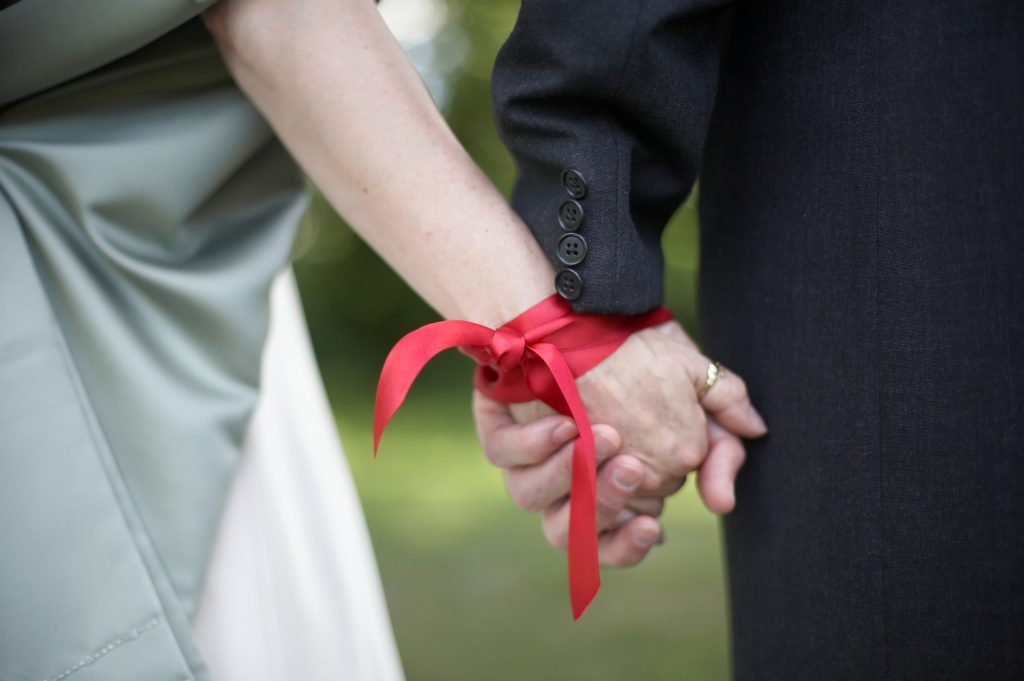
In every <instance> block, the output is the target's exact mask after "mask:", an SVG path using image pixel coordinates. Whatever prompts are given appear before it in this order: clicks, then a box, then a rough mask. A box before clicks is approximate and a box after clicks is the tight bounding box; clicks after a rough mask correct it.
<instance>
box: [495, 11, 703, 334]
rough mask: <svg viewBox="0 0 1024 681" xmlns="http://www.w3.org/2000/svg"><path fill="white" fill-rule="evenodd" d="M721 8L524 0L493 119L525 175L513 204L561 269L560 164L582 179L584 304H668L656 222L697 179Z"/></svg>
mask: <svg viewBox="0 0 1024 681" xmlns="http://www.w3.org/2000/svg"><path fill="white" fill-rule="evenodd" d="M718 4H719V3H718V2H716V1H715V0H646V1H645V2H640V1H632V0H630V1H623V0H587V2H586V3H585V4H581V3H579V2H568V1H552V0H524V1H523V3H522V8H521V10H520V13H519V19H518V21H517V22H516V26H515V29H514V30H513V32H512V35H511V36H510V37H509V39H508V41H507V42H506V43H505V45H504V46H503V47H502V50H501V52H500V54H499V55H498V60H497V63H496V64H495V67H494V80H493V86H492V94H493V97H494V103H495V113H496V119H497V124H498V129H499V132H500V133H501V135H502V138H503V139H504V140H505V142H506V144H507V145H508V147H509V148H510V149H511V150H512V151H513V153H514V154H515V157H516V161H517V162H518V164H519V170H520V175H519V182H518V183H517V185H516V188H515V192H514V195H513V197H512V204H513V206H514V207H515V208H516V210H518V211H519V213H520V215H522V216H523V219H524V220H525V221H526V224H528V225H529V226H530V229H531V230H533V233H534V235H535V236H536V237H537V239H538V241H539V242H540V244H541V246H542V247H543V248H544V252H545V253H546V254H547V255H548V256H549V257H550V258H551V261H552V262H553V263H554V264H555V266H556V267H559V268H560V267H564V265H561V264H560V263H559V262H558V258H557V243H558V239H559V237H561V236H562V234H563V233H564V232H563V231H562V229H561V227H560V226H559V224H558V208H559V206H560V205H561V203H562V202H563V201H564V200H566V199H567V198H568V195H567V194H566V192H565V189H564V188H563V187H562V182H561V174H562V171H563V170H565V169H569V168H571V169H574V170H577V171H579V172H580V173H582V174H583V177H584V178H585V179H586V182H587V187H588V190H587V195H586V196H585V197H584V198H583V199H581V200H580V204H581V205H582V206H583V209H584V219H583V224H582V226H581V227H580V230H579V233H580V234H581V235H583V237H584V238H585V239H586V240H587V244H588V246H589V248H588V250H587V255H586V258H585V259H584V261H583V262H582V263H580V264H578V265H575V266H574V267H573V269H574V270H576V271H577V272H578V273H579V274H580V277H581V279H582V280H583V292H582V295H581V296H580V297H579V299H577V300H576V301H575V302H574V303H573V306H574V307H575V309H576V310H577V311H579V312H616V313H626V314H635V313H638V312H645V311H647V310H649V309H652V308H654V307H657V306H658V305H659V304H660V303H661V300H662V287H663V281H662V269H663V261H662V255H661V231H662V229H663V228H664V226H665V222H666V221H667V220H668V218H669V217H670V216H671V215H672V212H673V211H674V210H675V209H676V208H677V207H678V206H679V204H680V202H681V201H682V200H683V199H684V198H685V197H686V195H687V194H688V193H689V191H690V189H691V187H692V186H693V183H694V180H695V179H696V177H697V171H698V168H699V166H700V158H701V149H702V145H703V142H704V137H705V134H706V131H707V124H708V119H709V117H710V115H711V107H712V103H713V96H714V86H715V80H716V78H717V62H718V23H719V22H718V18H719V15H720V12H719V11H718V10H717V9H716V7H717V5H718ZM684 84H685V87H683V85H684Z"/></svg>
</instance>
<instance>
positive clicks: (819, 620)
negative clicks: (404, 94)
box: [493, 0, 1024, 681]
mask: <svg viewBox="0 0 1024 681" xmlns="http://www.w3.org/2000/svg"><path fill="white" fill-rule="evenodd" d="M1022 36H1024V3H1020V2H1017V1H1016V0H986V1H980V2H979V1H977V0H901V1H898V2H892V1H890V0H862V1H858V2H844V1H841V0H774V1H769V0H743V1H737V2H735V3H731V4H724V3H719V2H714V1H712V0H636V1H630V2H625V1H619V0H590V1H588V2H586V3H583V2H568V1H559V0H523V3H522V9H521V11H520V14H519V18H518V21H517V23H516V26H515V29H514V30H513V32H512V34H511V36H510V37H509V39H508V42H507V43H506V44H505V46H504V47H503V48H502V50H501V52H500V54H499V56H498V60H497V63H496V65H495V72H494V89H493V92H494V101H495V109H496V114H497V122H498V125H499V129H500V132H501V134H502V136H503V138H504V140H505V141H506V143H507V144H508V146H509V148H510V149H511V150H512V152H513V154H514V156H515V158H516V160H517V162H518V164H519V169H520V178H519V181H518V183H517V185H516V188H515V192H514V195H513V203H514V205H515V207H516V208H517V209H518V211H519V212H520V214H521V215H522V216H523V218H524V219H525V220H526V222H527V224H529V226H530V228H531V229H532V230H533V232H534V234H535V235H536V237H537V239H538V241H539V242H540V243H541V244H542V246H543V248H544V250H545V252H546V253H548V255H549V257H550V258H551V260H552V262H553V263H554V264H555V266H556V267H557V268H558V269H559V270H560V273H559V275H558V277H559V278H558V282H557V286H558V289H559V291H560V293H562V294H563V295H565V296H566V297H568V298H570V299H573V300H574V305H575V307H576V308H577V309H578V310H581V311H597V312H640V311H642V310H645V309H648V308H651V307H653V306H655V305H657V304H658V303H659V302H660V301H661V296H662V260H661V250H660V243H659V242H660V233H661V229H662V227H663V225H664V224H665V222H666V220H667V218H668V217H669V215H670V214H671V213H672V211H673V210H674V209H675V208H676V207H677V205H678V204H679V202H680V201H681V200H682V199H683V197H684V196H685V195H686V194H687V193H688V192H689V191H690V189H691V187H692V185H693V183H694V180H695V179H696V178H697V177H698V175H699V177H700V183H701V185H700V186H701V189H700V205H699V216H700V238H701V244H700V248H701V254H700V255H701V270H700V281H699V284H700V304H701V309H700V317H701V332H702V342H703V346H704V350H705V352H707V353H708V354H709V355H711V356H713V357H715V358H716V359H720V360H722V361H723V362H724V363H725V364H726V365H727V366H729V367H731V368H732V369H734V370H735V372H736V373H738V374H739V375H740V376H743V377H744V378H745V379H746V381H747V384H748V386H749V388H750V391H751V395H752V397H753V401H754V403H755V404H756V405H757V406H758V408H759V410H760V411H761V412H762V414H764V416H765V419H766V421H767V423H768V426H769V429H770V432H769V435H768V436H767V437H766V438H764V439H762V440H759V441H757V442H754V443H749V445H748V458H747V463H746V464H745V466H744V468H743V470H742V472H741V474H740V477H739V479H738V481H737V500H738V505H737V508H736V510H735V511H734V512H733V513H732V514H730V515H729V516H728V517H727V518H726V519H725V521H724V528H725V542H726V548H727V559H728V560H727V562H728V576H729V592H730V599H729V600H730V610H731V614H732V634H733V635H732V644H733V670H734V673H735V675H736V678H737V679H750V680H752V681H753V680H756V681H766V680H771V679H780V680H781V679H786V680H787V681H789V680H792V679H815V680H817V679H858V680H862V679H928V680H934V679H967V678H978V679H982V678H983V679H1007V680H1009V679H1019V678H1024V533H1022V532H1021V529H1020V528H1021V527H1022V526H1024V456H1021V452H1022V451H1024V425H1022V421H1024V402H1022V400H1021V395H1024V266H1022V264H1021V263H1022V262H1024V115H1022V113H1021V112H1024V39H1022ZM567 170H568V171H575V172H569V173H566V172H565V171H567ZM563 177H564V179H563ZM581 183H585V188H584V187H583V186H582V184H581ZM568 201H575V202H576V204H578V205H576V204H571V203H569V204H567V202H568ZM563 206H565V207H564V208H563ZM581 216H582V217H581ZM567 235H568V236H567ZM572 235H577V236H578V237H582V239H583V240H585V242H586V249H585V250H584V248H583V246H582V242H581V241H579V240H577V239H575V238H572ZM581 254H582V257H581ZM569 263H572V264H569ZM568 270H572V272H571V273H570V272H567V271H568ZM681 578H682V577H681Z"/></svg>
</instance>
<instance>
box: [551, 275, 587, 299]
mask: <svg viewBox="0 0 1024 681" xmlns="http://www.w3.org/2000/svg"><path fill="white" fill-rule="evenodd" d="M555 290H556V291H558V295H560V296H562V297H563V298H565V299H566V300H576V299H577V298H579V297H580V293H582V291H583V280H582V279H580V275H579V274H577V273H576V270H571V269H568V268H566V269H564V270H558V274H556V275H555Z"/></svg>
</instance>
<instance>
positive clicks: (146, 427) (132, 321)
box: [0, 0, 305, 681]
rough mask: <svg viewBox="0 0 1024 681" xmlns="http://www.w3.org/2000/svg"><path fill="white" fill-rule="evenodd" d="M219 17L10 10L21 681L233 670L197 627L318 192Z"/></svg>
mask: <svg viewBox="0 0 1024 681" xmlns="http://www.w3.org/2000/svg"><path fill="white" fill-rule="evenodd" d="M201 9H202V5H201V4H196V3H192V2H186V1H178V2H171V1H167V0H164V1H161V2H147V3H136V2H121V1H115V0H102V1H96V2H80V1H78V0H22V1H21V2H19V3H17V4H15V5H13V6H12V7H9V8H7V9H5V10H3V11H0V679H2V680H3V681H29V680H32V681H42V680H44V679H47V680H51V681H52V680H55V679H64V678H71V679H74V680H75V681H99V680H102V681H121V680H122V679H123V680H128V679H132V680H135V681H143V680H144V681H165V680H166V681H181V680H183V679H207V678H209V675H208V673H207V672H206V670H205V668H204V665H203V661H202V659H201V658H200V655H199V653H198V650H197V648H196V645H195V641H194V639H193V632H192V630H191V626H190V618H191V617H192V615H193V613H194V611H195V609H196V606H197V601H198V598H199V595H200V593H201V589H202V585H203V576H204V569H205V566H206V564H207V561H208V558H209V554H210V551H211V546H212V543H213V541H214V537H215V534H216V530H217V518H218V516H219V513H220V510H221V507H222V505H223V503H224V498H225V493H226V490H227V488H228V485H229V482H230V480H231V477H232V474H233V472H234V470H235V469H236V466H237V464H238V460H239V456H240V440H241V438H242V435H243V433H244V431H245V427H246V423H247V420H248V418H249V416H250V414H251V412H252V410H253V407H254V404H255V401H256V397H257V394H258V384H259V375H258V374H259V366H260V362H259V360H260V351H261V348H262V344H263V341H264V338H265V336H266V332H267V324H268V302H267V299H268V291H269V287H270V284H271V281H272V279H273V277H274V275H275V274H276V273H277V272H279V271H280V269H281V268H282V266H283V265H284V264H285V263H286V262H287V259H288V256H289V253H290V249H291V245H292V242H293V238H294V233H295V230H296V225H297V223H298V221H299V218H300V216H301V213H302V211H303V207H304V203H305V196H304V192H303V182H302V178H301V175H300V173H299V172H298V171H297V169H296V167H295V166H294V164H293V163H292V162H291V160H290V159H289V157H288V156H287V154H286V153H285V151H284V150H283V148H282V147H281V145H280V144H279V142H278V141H277V140H276V139H275V137H274V135H273V134H272V132H271V130H270V129H269V128H268V126H267V124H266V123H265V122H264V121H263V119H262V118H261V117H260V115H259V114H258V113H257V111H256V110H255V109H254V108H253V107H252V105H251V104H250V103H249V102H248V101H247V100H246V99H245V97H244V96H243V95H242V94H241V93H240V92H239V91H238V90H237V89H236V88H235V87H234V85H233V84H232V83H231V81H230V79H229V77H228V75H227V73H226V72H225V70H224V68H223V66H222V64H221V62H220V59H219V58H218V56H217V54H216V51H215V49H214V46H213V44H212V42H211V40H210V38H209V36H208V35H207V34H206V32H205V29H204V28H203V26H202V25H201V23H200V22H199V21H198V20H196V19H195V16H196V14H197V12H198V11H200V10H201ZM140 48H141V49H140Z"/></svg>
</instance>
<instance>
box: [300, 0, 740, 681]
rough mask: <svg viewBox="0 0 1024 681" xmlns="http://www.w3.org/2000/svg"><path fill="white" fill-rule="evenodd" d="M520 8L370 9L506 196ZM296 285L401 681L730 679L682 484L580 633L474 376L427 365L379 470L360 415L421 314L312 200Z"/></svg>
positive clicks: (561, 571)
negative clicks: (509, 39) (656, 540)
mask: <svg viewBox="0 0 1024 681" xmlns="http://www.w3.org/2000/svg"><path fill="white" fill-rule="evenodd" d="M518 5H519V3H518V0H489V1H488V2H471V1H469V0H382V2H381V3H380V5H379V6H380V9H381V12H382V14H383V15H384V16H385V19H386V20H387V21H388V23H389V25H390V26H391V27H392V30H393V31H394V32H395V34H396V35H397V37H398V38H399V39H400V40H401V42H402V44H403V46H404V47H405V48H406V51H407V53H408V54H409V56H410V57H411V58H412V60H413V62H414V63H415V65H416V67H417V69H418V70H419V71H420V73H421V75H422V76H423V78H424V81H425V82H426V83H427V85H428V87H429V88H430V90H431V93H432V94H433V96H434V98H435V100H436V101H437V102H438V105H439V106H440V107H441V108H442V110H443V111H444V113H445V116H446V117H447V119H448V121H449V123H450V124H451V126H452V128H453V129H454V130H455V132H456V134H457V135H458V137H459V139H460V140H461V141H462V143H463V144H464V145H465V146H466V148H467V149H468V150H469V152H470V154H472V156H473V157H474V159H476V161H477V163H479V164H480V165H481V166H482V167H483V169H484V170H485V171H486V172H487V173H488V175H489V176H490V177H491V178H492V180H493V181H494V182H495V184H496V185H497V186H498V187H499V188H500V189H501V190H502V191H503V192H505V193H506V195H507V194H508V192H509V191H510V190H511V186H512V183H513V181H514V175H515V168H514V164H513V163H512V160H511V158H510V156H509V155H508V153H507V152H506V150H505V149H504V147H503V146H502V145H501V143H500V141H499V140H498V137H497V134H496V132H495V129H494V124H493V119H492V114H491V105H490V93H489V77H490V71H491V68H492V65H493V63H494V57H495V54H496V53H497V50H498V48H499V47H500V45H501V43H502V42H503V41H504V39H505V37H506V36H507V35H508V32H509V31H510V30H511V27H512V24H513V23H514V21H515V15H516V12H517V11H518ZM694 218H695V215H694V211H693V208H692V205H691V204H689V203H688V204H687V205H686V206H683V207H681V209H680V210H679V212H678V213H677V214H676V216H675V217H674V218H673V221H672V224H671V226H670V227H669V229H668V232H667V234H666V236H665V250H666V256H667V261H668V262H667V273H666V274H667V278H668V286H667V290H668V293H669V295H668V303H669V305H670V306H671V307H672V308H673V309H674V310H675V312H676V314H677V315H678V316H679V318H680V319H681V321H682V322H683V324H684V326H685V327H686V328H687V329H688V331H690V333H691V334H692V335H694V336H698V335H699V329H698V328H697V321H696V319H695V314H694V313H695V300H696V296H695V272H696V265H697V263H696V253H697V233H696V226H695V219H694ZM296 272H297V275H298V278H299V284H300V287H301V288H302V293H303V298H304V302H305V307H306V313H307V315H308V319H309V325H310V330H311V333H312V336H313V341H314V345H315V349H316V353H317V357H318V360H319V362H320V367H321V370H322V372H323V375H324V379H325V381H326V384H327V389H328V392H329V394H330V397H331V400H332V404H333V407H334V410H335V413H336V415H337V420H338V425H339V428H340V431H341V435H342V440H343V442H344V445H345V448H346V453H347V456H348V460H349V464H350V466H351V468H352V471H353V475H354V476H355V479H356V484H357V486H358V488H359V492H360V495H361V498H362V500H363V504H364V507H365V510H366V516H367V521H368V523H369V526H370V531H371V534H372V536H373V540H374V544H375V548H376V551H377V557H378V561H379V564H380V568H381V573H382V575H383V579H384V586H385V589H386V592H387V597H388V603H389V606H390V609H391V615H392V618H393V624H394V628H395V634H396V636H397V638H398V645H399V649H400V651H401V654H402V659H403V663H404V665H405V669H406V673H407V675H408V678H409V679H410V681H427V680H430V681H433V680H444V681H458V680H462V679H467V680H468V679H473V680H483V681H504V680H506V679H508V680H511V679H557V680H564V681H575V680H579V681H584V680H586V681H594V680H595V679H597V680H603V679H624V678H628V679H644V680H646V679H652V680H654V679H687V680H692V681H702V680H711V681H714V680H718V679H725V678H727V677H728V663H727V637H726V625H725V595H724V592H723V584H722V558H721V549H720V546H719V538H718V524H717V521H716V520H715V519H714V518H713V517H712V516H711V515H710V514H709V513H707V512H706V511H704V510H703V509H702V508H701V507H700V504H699V501H698V499H697V497H696V495H695V494H694V490H693V486H692V485H687V488H685V489H684V491H683V492H682V493H681V494H679V495H677V496H676V497H674V498H673V499H672V500H671V502H670V503H669V504H668V505H667V508H666V512H665V517H664V525H665V533H666V538H667V542H666V544H665V545H664V546H662V547H657V548H656V549H655V550H654V551H653V552H652V553H651V555H650V556H649V557H648V558H647V559H646V560H645V561H644V562H643V563H642V564H641V565H640V566H638V567H635V568H631V569H629V570H621V571H614V570H605V572H604V587H603V589H602V591H601V593H600V595H599V596H598V598H597V600H596V602H595V603H594V605H593V606H592V607H591V609H590V610H589V611H588V612H587V614H586V616H585V617H584V618H583V619H582V620H581V621H579V622H576V623H574V622H573V621H572V617H571V614H570V610H569V602H568V592H567V588H566V579H565V556H564V554H562V553H560V552H557V551H555V550H553V549H551V548H549V547H548V546H547V544H546V543H545V541H544V538H543V536H542V534H541V532H540V525H539V520H538V518H537V517H535V516H532V515H528V514H525V513H523V512H521V511H519V510H517V509H516V508H515V507H514V506H513V505H512V503H511V502H510V501H509V500H508V498H507V495H506V493H505V491H504V485H503V482H502V478H501V475H500V472H499V471H497V470H496V469H494V468H492V467H491V466H490V465H489V464H487V463H486V461H485V460H484V458H483V456H482V455H481V453H480V448H479V445H478V444H477V441H476V438H475V435H474V433H473V424H472V421H471V418H470V413H469V403H470V376H471V372H472V364H471V363H470V361H469V360H468V359H467V358H465V357H463V356H461V355H460V354H459V353H455V352H452V353H449V354H448V355H447V356H442V357H441V358H439V359H438V360H437V361H436V362H435V363H433V364H432V365H431V366H430V367H428V369H427V370H426V372H425V373H424V374H423V375H422V377H421V378H420V380H419V381H418V382H417V384H416V386H415V387H414V389H413V391H412V394H411V396H410V399H409V401H408V402H407V403H406V405H405V406H404V407H403V409H402V410H401V411H400V412H399V414H398V416H397V417H396V419H395V421H394V423H393V425H392V426H391V427H390V429H389V431H388V434H387V436H386V437H385V440H384V445H383V447H382V454H381V457H380V458H379V459H377V460H376V461H375V460H374V459H373V458H372V452H371V435H370V427H371V409H372V404H373V396H374V390H375V380H376V377H377V373H378V371H379V370H380V367H381V365H382V363H383V360H384V357H385V355H386V354H387V351H388V350H389V349H390V347H391V345H392V344H393V343H394V342H395V341H396V340H397V339H398V338H400V337H401V336H402V335H403V334H404V333H406V332H407V331H409V330H411V329H413V328H414V327H416V326H418V325H420V324H423V323H425V322H428V321H433V320H435V319H436V315H435V314H434V313H433V312H432V311H431V310H430V309H429V308H428V307H427V306H426V305H425V304H424V303H423V302H422V301H420V300H419V299H418V298H417V297H416V295H415V294H414V293H413V292H412V291H411V290H409V288H408V287H406V286H405V284H403V283H402V282H401V281H400V280H399V279H398V278H397V277H396V276H395V275H394V274H393V273H392V272H391V271H390V270H389V269H388V268H387V266H386V265H384V263H383V262H382V261H381V260H380V259H379V258H378V257H377V256H376V255H375V254H374V253H373V252H372V251H370V250H369V249H368V248H367V247H366V246H365V245H364V244H363V243H362V242H360V241H359V240H358V238H356V237H355V236H354V235H353V234H352V232H351V231H350V230H349V229H348V228H347V227H346V226H345V225H344V223H343V222H342V221H341V220H340V219H339V218H338V217H337V216H336V215H335V214H334V212H333V211H332V209H331V208H330V207H329V206H328V205H327V204H326V203H324V202H323V200H322V199H320V198H319V197H316V198H315V199H314V202H313V203H312V205H311V207H310V210H309V213H308V215H307V217H306V220H305V222H304V225H303V230H302V237H301V238H300V241H299V244H298V258H297V261H296Z"/></svg>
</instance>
